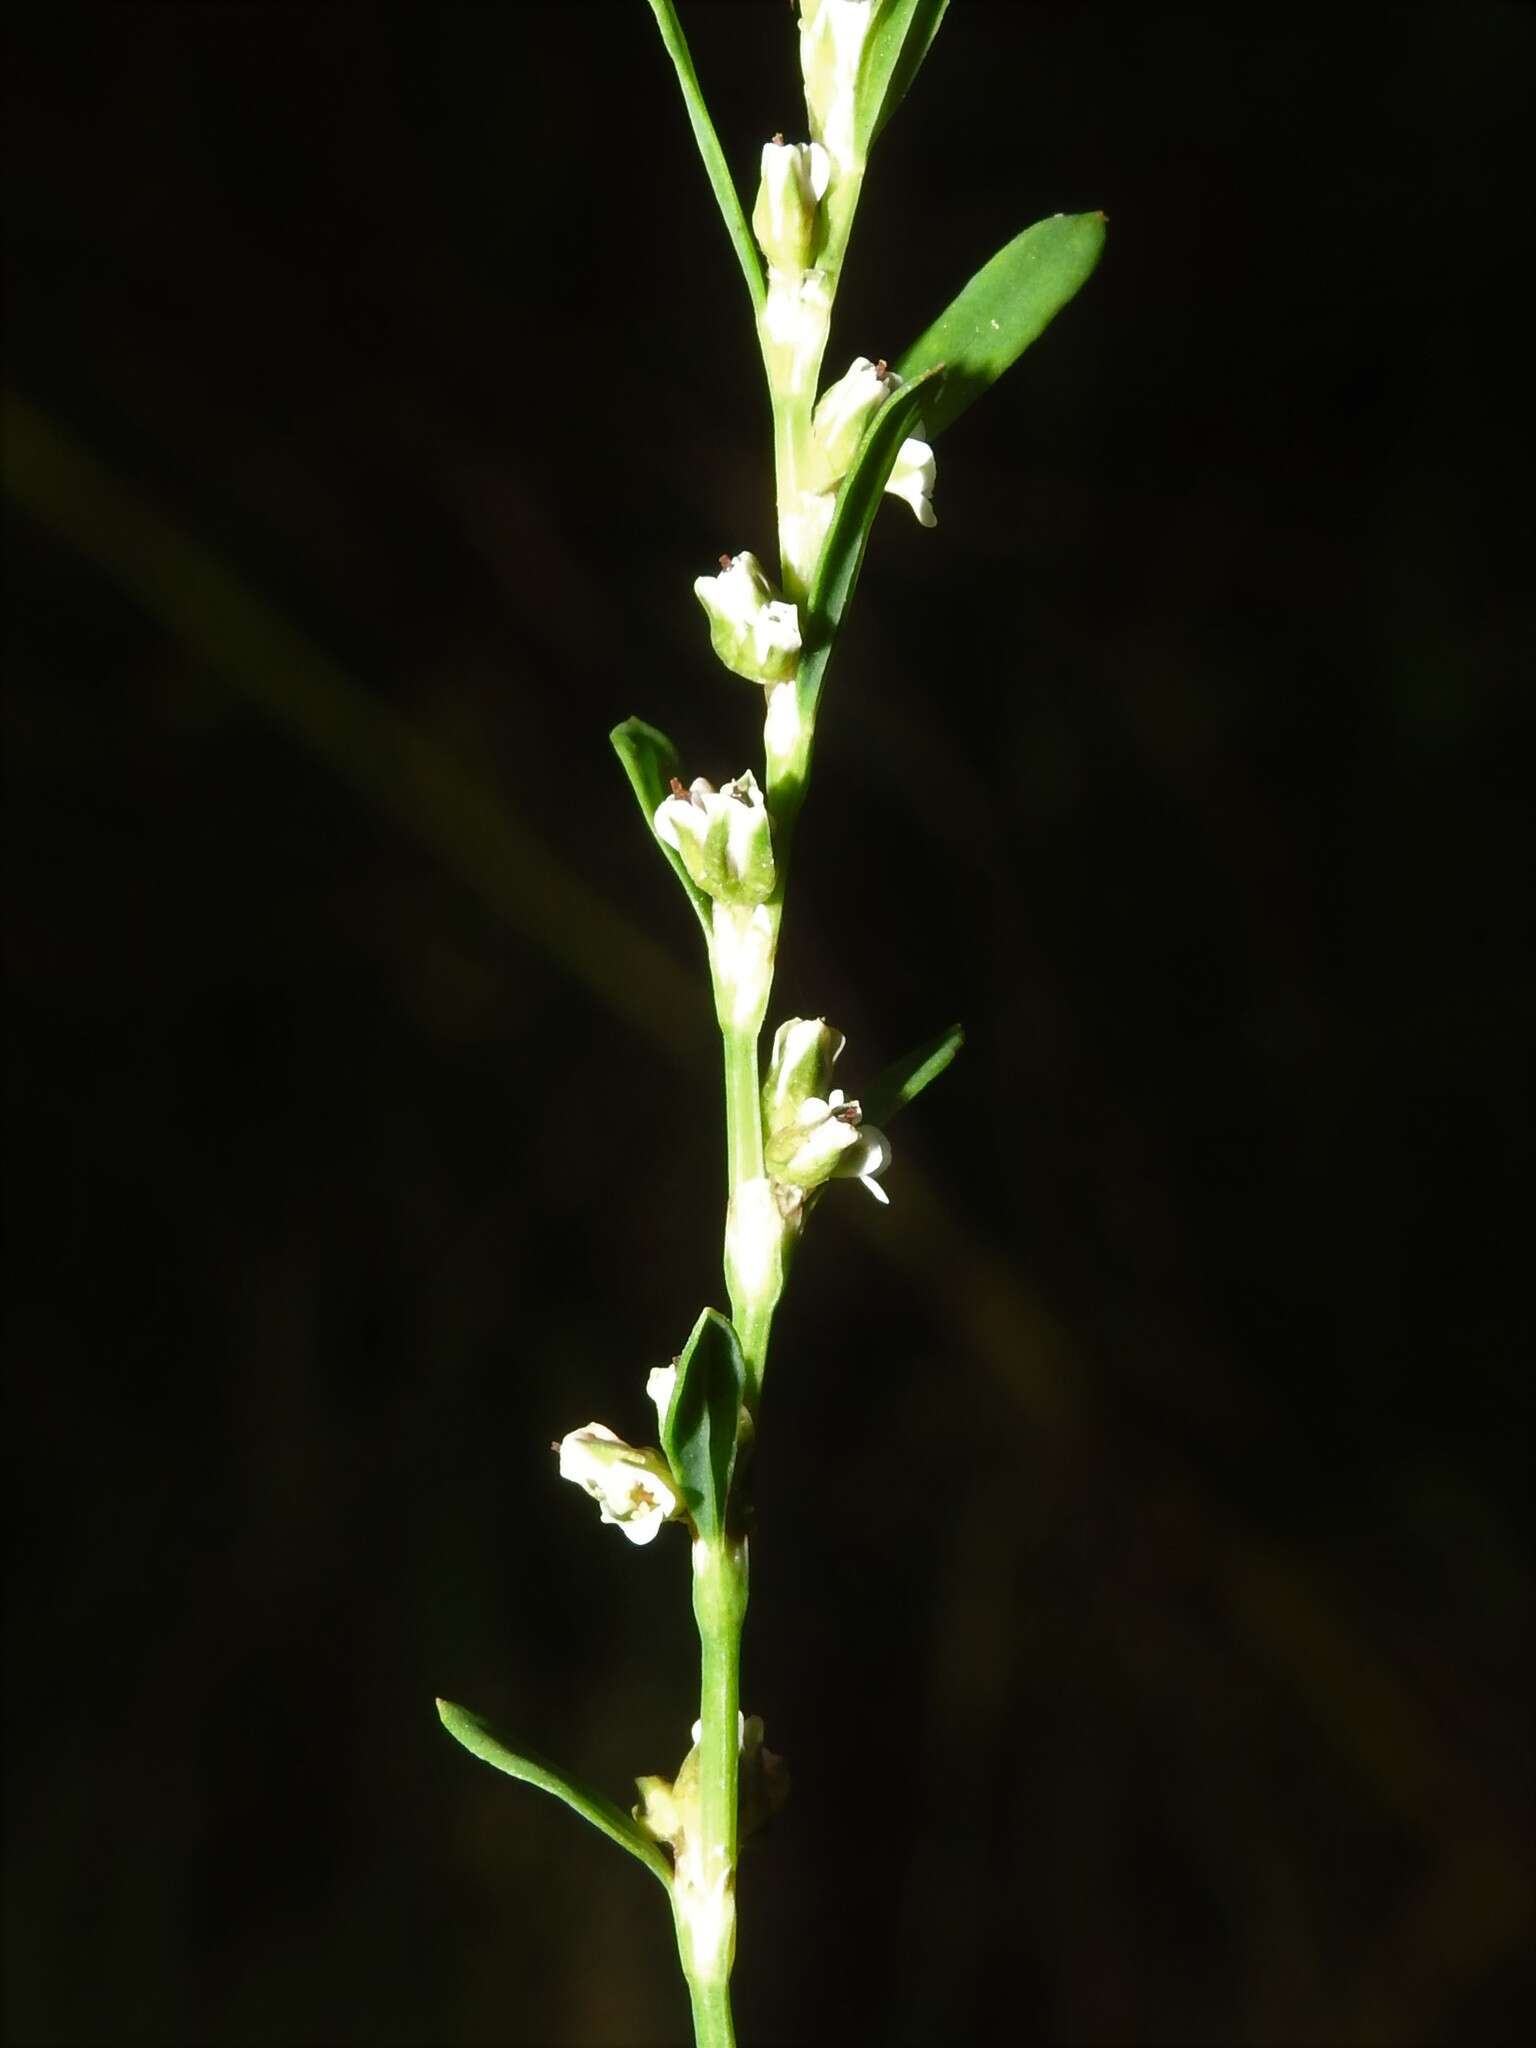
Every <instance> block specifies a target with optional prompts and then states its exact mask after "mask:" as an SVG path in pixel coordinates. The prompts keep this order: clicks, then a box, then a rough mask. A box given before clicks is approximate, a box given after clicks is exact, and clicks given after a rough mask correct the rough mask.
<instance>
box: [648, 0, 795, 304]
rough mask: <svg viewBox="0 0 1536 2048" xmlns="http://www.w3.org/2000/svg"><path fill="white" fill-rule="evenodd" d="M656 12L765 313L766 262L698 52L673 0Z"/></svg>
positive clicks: (735, 244)
mask: <svg viewBox="0 0 1536 2048" xmlns="http://www.w3.org/2000/svg"><path fill="white" fill-rule="evenodd" d="M651 12H652V14H654V15H655V17H656V26H657V27H658V28H659V29H660V30H661V40H662V42H663V44H664V45H665V46H666V52H667V55H668V56H669V57H670V58H671V59H672V64H673V68H674V70H675V71H676V72H677V82H678V85H679V86H680V88H681V89H682V95H683V105H684V106H685V107H686V108H687V110H688V121H689V125H690V126H691V127H692V129H693V139H694V141H695V142H696V143H697V144H698V149H699V155H700V156H701V157H702V158H703V160H704V169H705V170H706V171H707V172H708V174H709V183H710V189H711V190H712V191H713V193H714V195H715V204H716V205H717V206H718V207H719V209H720V218H721V219H722V220H723V221H724V222H725V231H726V233H727V234H728V235H729V236H730V238H731V247H732V248H733V249H734V250H735V251H736V261H737V262H738V263H739V264H740V265H741V274H742V276H743V277H744V278H745V279H746V283H747V290H748V292H749V293H750V294H751V298H752V310H753V311H754V312H761V311H762V305H763V298H764V295H765V293H766V289H767V287H766V286H765V285H764V283H763V261H762V258H761V257H760V256H759V255H758V253H757V244H756V243H755V242H754V241H753V239H752V230H751V228H750V227H748V225H747V216H746V213H745V211H744V209H743V207H742V203H741V194H740V193H739V192H738V191H737V190H736V181H735V179H734V178H733V177H732V176H731V168H730V165H729V164H728V163H727V162H726V160H725V151H724V150H723V149H722V148H721V147H720V138H719V136H718V135H716V133H715V124H714V122H713V121H712V120H711V119H710V117H709V105H708V102H707V101H706V100H705V98H704V93H703V90H702V88H701V87H700V85H699V75H698V73H697V72H696V71H695V70H694V68H693V54H692V52H691V51H690V50H689V48H688V38H687V37H686V36H685V35H684V34H683V25H682V23H681V22H680V21H679V20H678V18H677V9H676V8H675V7H674V6H673V5H672V0H651Z"/></svg>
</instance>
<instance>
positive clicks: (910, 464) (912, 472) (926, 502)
mask: <svg viewBox="0 0 1536 2048" xmlns="http://www.w3.org/2000/svg"><path fill="white" fill-rule="evenodd" d="M934 471H935V464H934V460H933V450H932V449H931V448H930V447H929V446H928V443H927V442H926V441H903V442H902V444H901V446H900V447H899V448H898V449H897V451H896V462H895V465H894V467H893V468H892V470H891V473H890V475H889V476H888V477H887V478H886V482H885V488H886V489H887V490H888V491H889V492H890V493H891V496H892V497H893V498H905V499H906V501H907V503H908V504H909V505H910V506H911V507H912V510H913V511H914V512H915V513H916V514H917V523H918V525H919V526H937V525H938V523H939V520H938V514H937V513H936V512H935V511H934V509H933V479H934Z"/></svg>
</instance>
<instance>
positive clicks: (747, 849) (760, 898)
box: [655, 769, 775, 904]
mask: <svg viewBox="0 0 1536 2048" xmlns="http://www.w3.org/2000/svg"><path fill="white" fill-rule="evenodd" d="M672 787H673V794H672V795H671V796H669V797H665V798H664V799H663V800H662V802H661V803H660V804H659V805H658V806H657V810H656V818H655V826H656V837H657V838H658V839H660V840H661V841H662V842H663V843H664V844H665V845H667V846H670V847H672V848H673V850H674V851H675V852H676V853H677V854H678V855H679V856H680V858H681V860H682V863H683V866H684V867H685V868H686V869H687V870H688V872H689V874H690V875H691V876H692V877H693V879H694V881H695V882H696V883H697V884H698V886H699V888H701V889H702V890H703V891H704V893H705V895H706V896H712V897H713V898H714V900H715V901H716V902H717V903H730V904H753V903H764V902H766V901H767V899H768V898H769V897H770V896H771V895H772V894H773V885H774V880H775V874H774V865H773V834H772V831H771V828H770V826H769V823H768V806H767V805H766V804H765V803H764V801H763V793H762V791H761V790H760V789H759V788H758V786H757V781H756V778H755V777H754V776H753V774H752V771H751V770H750V769H748V770H747V771H746V773H745V774H743V775H738V776H737V778H736V780H735V781H734V782H728V783H726V784H725V786H724V788H722V789H716V788H715V786H714V784H713V783H711V782H706V781H705V779H704V777H703V776H702V775H701V776H699V777H698V779H697V780H696V781H695V782H694V783H693V784H692V786H691V787H690V788H688V789H684V788H683V785H682V784H681V783H680V782H678V781H676V780H674V782H673V786H672Z"/></svg>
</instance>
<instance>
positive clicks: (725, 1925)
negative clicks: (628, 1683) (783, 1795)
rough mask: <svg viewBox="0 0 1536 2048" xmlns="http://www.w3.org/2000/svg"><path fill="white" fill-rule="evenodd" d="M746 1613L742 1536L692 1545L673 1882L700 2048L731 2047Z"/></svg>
mask: <svg viewBox="0 0 1536 2048" xmlns="http://www.w3.org/2000/svg"><path fill="white" fill-rule="evenodd" d="M746 1612H747V1546H746V1540H745V1538H736V1537H729V1536H724V1537H721V1538H720V1539H719V1540H718V1541H717V1542H714V1543H702V1542H700V1543H696V1544H695V1545H694V1552H693V1613H694V1619H695V1621H696V1622H697V1623H698V1629H699V1649H700V1682H699V1743H698V1773H699V1775H698V1808H697V1814H698V1818H697V1823H696V1835H695V1837H694V1838H692V1839H687V1838H685V1840H684V1843H683V1845H682V1846H681V1847H680V1849H679V1853H678V1859H677V1870H676V1874H675V1878H674V1906H675V1910H676V1913H677V1923H678V1950H679V1953H680V1955H681V1957H682V1964H683V1970H684V1973H685V1974H686V1976H687V1979H688V1992H689V1996H690V1997H691V1999H692V2001H693V2025H694V2034H695V2037H696V2041H697V2044H698V2048H731V2044H732V2043H733V2042H734V2040H735V2034H734V2031H733V2029H732V2024H731V1994H730V1980H731V1964H732V1962H733V1960H734V1958H735V1954H736V1857H737V1847H738V1830H737V1783H738V1774H739V1769H740V1762H741V1733H740V1730H741V1631H742V1625H743V1623H744V1621H745V1619H746Z"/></svg>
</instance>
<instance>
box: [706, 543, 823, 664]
mask: <svg viewBox="0 0 1536 2048" xmlns="http://www.w3.org/2000/svg"><path fill="white" fill-rule="evenodd" d="M693 594H694V596H695V597H696V598H697V599H698V600H699V603H700V604H701V605H703V607H704V610H705V612H706V614H707V615H708V618H709V640H710V645H711V646H712V647H713V648H714V650H715V652H716V654H718V655H719V657H720V659H721V660H722V661H723V662H724V663H725V665H726V667H727V668H728V669H729V670H730V671H731V673H732V675H737V676H745V677H746V679H747V681H748V682H749V683H783V682H787V681H788V680H789V678H790V677H791V676H792V675H793V674H794V673H795V670H796V668H797V667H798V665H799V661H800V614H799V612H798V611H797V610H796V609H795V607H794V606H793V605H792V604H787V603H786V602H785V600H784V599H783V598H782V597H780V596H779V595H778V593H777V592H776V591H775V590H774V587H773V585H772V584H771V583H770V582H769V581H768V578H767V576H766V575H764V573H763V565H762V563H761V562H760V561H759V560H758V559H757V557H756V555H754V554H753V553H751V551H750V550H749V549H745V548H744V549H743V550H742V552H741V553H740V554H739V555H734V556H733V555H722V556H721V557H720V574H719V575H718V576H699V577H696V578H695V580H694V585H693Z"/></svg>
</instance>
